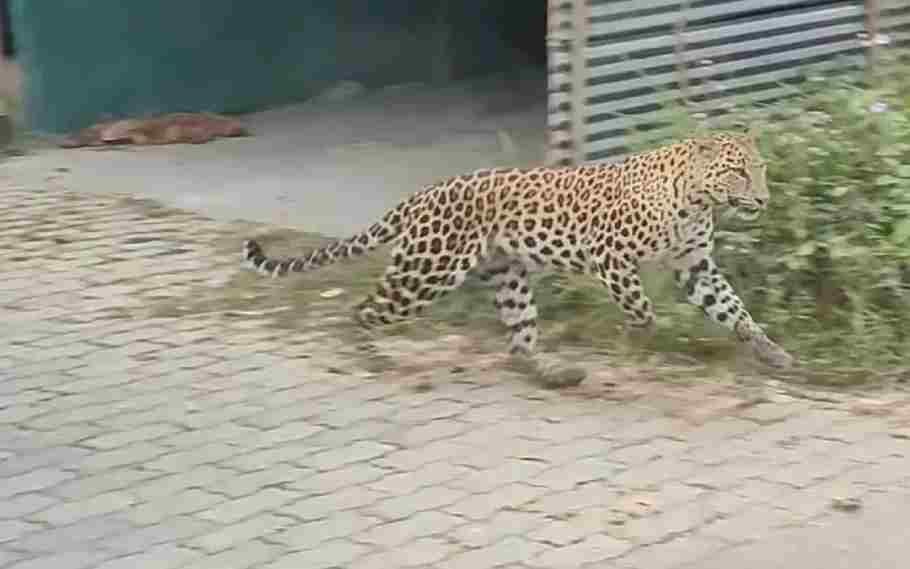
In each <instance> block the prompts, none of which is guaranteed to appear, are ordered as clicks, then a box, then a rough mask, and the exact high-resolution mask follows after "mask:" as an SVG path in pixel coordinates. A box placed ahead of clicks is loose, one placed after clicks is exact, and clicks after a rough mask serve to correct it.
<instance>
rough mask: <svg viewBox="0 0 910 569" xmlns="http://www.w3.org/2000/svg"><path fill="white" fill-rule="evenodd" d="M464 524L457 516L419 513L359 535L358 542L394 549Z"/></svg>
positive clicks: (433, 512)
mask: <svg viewBox="0 0 910 569" xmlns="http://www.w3.org/2000/svg"><path fill="white" fill-rule="evenodd" d="M462 524H464V520H462V519H461V518H458V517H456V516H452V515H448V514H444V513H441V512H436V511H429V512H418V513H417V514H415V515H413V516H411V517H409V518H405V519H403V520H399V521H394V522H389V523H384V524H380V525H377V526H374V527H372V528H370V529H369V530H367V531H364V532H362V533H359V534H357V541H358V542H362V543H371V544H374V545H377V546H381V547H384V548H388V549H392V548H395V547H398V546H400V545H402V544H404V543H406V542H410V541H413V540H414V539H416V538H420V537H427V536H432V535H445V534H446V533H447V532H448V531H449V530H451V529H452V528H454V527H457V526H459V525H462ZM416 565H419V563H417V564H416Z"/></svg>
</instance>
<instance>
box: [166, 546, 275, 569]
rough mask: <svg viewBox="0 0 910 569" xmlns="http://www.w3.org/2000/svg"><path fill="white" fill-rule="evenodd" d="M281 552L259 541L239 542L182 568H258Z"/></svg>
mask: <svg viewBox="0 0 910 569" xmlns="http://www.w3.org/2000/svg"><path fill="white" fill-rule="evenodd" d="M282 552H283V549H282V548H281V547H279V546H275V545H268V544H265V543H263V542H261V541H248V542H245V543H240V544H238V545H237V546H236V547H234V548H232V549H228V550H226V551H222V552H221V553H217V554H215V555H207V556H205V557H202V558H200V559H197V560H196V561H193V562H191V563H189V564H188V565H184V566H183V568H182V569H248V568H251V567H255V568H257V569H258V568H259V567H261V566H262V565H264V564H265V563H267V562H269V561H272V560H274V559H276V558H278V557H279V556H280V555H281V554H282Z"/></svg>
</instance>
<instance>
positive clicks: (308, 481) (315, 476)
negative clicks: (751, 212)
mask: <svg viewBox="0 0 910 569" xmlns="http://www.w3.org/2000/svg"><path fill="white" fill-rule="evenodd" d="M386 476H389V471H388V470H384V469H382V468H379V467H376V466H373V465H371V464H370V463H367V462H358V463H354V464H349V465H347V466H345V467H343V468H339V469H336V470H329V471H326V472H319V473H310V474H309V475H308V476H303V477H301V478H300V479H299V480H296V481H294V482H291V483H290V484H288V487H289V488H293V489H295V490H300V491H302V492H307V493H311V494H317V493H319V494H321V493H325V492H334V491H336V490H340V489H342V488H347V487H348V486H357V485H361V484H367V485H368V483H370V482H376V481H379V480H382V479H383V477H386ZM377 490H378V488H377Z"/></svg>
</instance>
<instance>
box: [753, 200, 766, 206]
mask: <svg viewBox="0 0 910 569" xmlns="http://www.w3.org/2000/svg"><path fill="white" fill-rule="evenodd" d="M766 201H768V200H765V199H762V198H755V204H756V205H758V207H765V202H766Z"/></svg>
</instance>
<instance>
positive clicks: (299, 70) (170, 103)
mask: <svg viewBox="0 0 910 569" xmlns="http://www.w3.org/2000/svg"><path fill="white" fill-rule="evenodd" d="M531 1H534V0H508V1H507V2H505V4H509V5H512V6H515V8H516V9H515V10H512V11H511V13H510V14H507V13H506V12H504V11H503V6H504V5H505V4H504V3H503V2H486V0H460V1H452V2H449V4H448V6H449V13H448V14H446V16H445V22H446V23H447V24H449V27H447V29H448V30H449V31H451V32H454V33H451V35H450V38H451V40H452V44H451V45H449V46H448V47H445V46H442V43H441V42H440V37H444V36H445V34H444V33H441V32H440V28H439V26H438V25H437V24H438V22H439V18H438V14H437V10H438V4H437V2H435V1H430V0H333V1H328V0H294V1H292V2H290V1H289V2H251V1H249V0H156V1H154V2H152V1H124V0H54V1H53V2H41V1H35V0H12V19H13V30H14V34H15V40H16V47H17V54H18V59H19V63H20V65H21V66H22V69H23V72H24V76H25V85H24V99H25V107H26V119H27V122H28V124H29V127H31V128H32V129H34V130H37V131H45V132H63V131H69V130H73V129H76V128H81V127H84V126H86V125H88V124H90V123H93V122H95V121H97V120H100V119H102V118H106V117H121V116H130V115H132V116H136V115H146V114H153V113H161V112H173V111H196V110H210V111H219V112H245V111H250V110H255V109H259V108H262V107H265V106H269V105H274V104H280V103H286V102H290V101H296V100H302V99H305V98H307V97H309V96H311V95H312V94H313V93H315V92H318V91H319V90H321V89H323V88H325V87H327V86H328V85H330V84H332V83H333V82H335V81H337V80H341V79H352V80H359V81H363V82H366V83H368V84H370V85H374V86H375V85H381V84H387V83H396V82H403V81H415V80H416V81H425V80H429V79H434V78H435V79H439V78H440V77H442V78H444V77H459V76H466V75H473V74H483V73H486V72H490V71H493V70H496V69H505V68H507V67H508V66H509V65H510V61H511V54H510V51H509V50H508V49H506V47H505V45H506V43H507V42H508V41H510V40H509V36H508V34H503V33H502V28H503V26H505V25H507V20H514V21H518V20H521V18H522V17H523V14H527V13H532V12H533V10H532V11H531V12H529V11H528V10H527V7H528V2H531ZM540 3H541V4H543V0H540ZM503 38H505V39H503ZM540 41H541V42H543V36H542V35H541V37H540ZM446 53H448V54H451V53H454V54H455V55H454V57H448V58H446V57H441V56H442V55H444V54H446ZM445 59H448V61H449V63H450V66H449V67H448V68H447V69H445V70H444V73H442V74H441V75H440V73H439V72H438V70H439V69H440V61H442V60H445ZM434 70H436V72H434Z"/></svg>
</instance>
